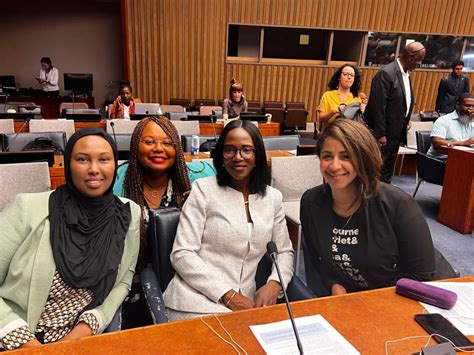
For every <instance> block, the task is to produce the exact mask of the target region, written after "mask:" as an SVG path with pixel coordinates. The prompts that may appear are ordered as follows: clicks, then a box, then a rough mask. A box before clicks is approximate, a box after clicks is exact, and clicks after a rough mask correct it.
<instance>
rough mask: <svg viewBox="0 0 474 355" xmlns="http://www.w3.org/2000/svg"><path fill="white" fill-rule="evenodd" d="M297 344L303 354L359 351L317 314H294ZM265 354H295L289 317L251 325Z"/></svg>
mask: <svg viewBox="0 0 474 355" xmlns="http://www.w3.org/2000/svg"><path fill="white" fill-rule="evenodd" d="M295 323H296V327H297V328H298V332H299V335H300V340H301V344H302V345H303V350H304V352H305V353H306V354H321V355H322V354H324V355H330V354H341V355H342V354H347V355H352V354H354V355H355V354H360V353H359V352H358V351H357V350H356V349H355V348H354V347H353V346H352V345H351V344H350V343H349V342H348V341H347V340H346V339H344V337H343V336H342V335H341V334H339V333H338V332H337V330H336V329H334V328H333V327H332V325H331V324H329V323H328V322H327V321H326V320H325V319H324V318H323V317H322V316H321V315H319V314H317V315H314V316H308V317H299V318H295ZM250 330H251V331H252V332H253V334H254V335H255V337H256V338H257V340H258V342H259V343H260V345H261V346H262V348H263V350H265V352H266V353H267V354H299V352H298V347H297V346H296V339H295V335H294V333H293V328H292V326H291V322H290V320H285V321H281V322H275V323H269V324H262V325H251V326H250Z"/></svg>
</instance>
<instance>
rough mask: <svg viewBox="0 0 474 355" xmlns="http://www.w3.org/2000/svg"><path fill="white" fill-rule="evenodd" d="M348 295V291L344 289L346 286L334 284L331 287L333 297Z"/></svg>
mask: <svg viewBox="0 0 474 355" xmlns="http://www.w3.org/2000/svg"><path fill="white" fill-rule="evenodd" d="M346 293H347V291H346V289H345V288H344V286H342V285H340V284H334V285H332V287H331V294H332V295H333V296H334V295H344V294H346Z"/></svg>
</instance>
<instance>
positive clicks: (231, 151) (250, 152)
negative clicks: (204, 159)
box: [222, 147, 255, 160]
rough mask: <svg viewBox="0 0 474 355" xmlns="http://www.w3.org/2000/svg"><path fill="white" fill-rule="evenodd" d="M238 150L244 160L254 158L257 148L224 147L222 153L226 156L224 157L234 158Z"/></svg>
mask: <svg viewBox="0 0 474 355" xmlns="http://www.w3.org/2000/svg"><path fill="white" fill-rule="evenodd" d="M237 152H239V153H240V156H241V157H242V159H244V160H248V159H252V157H253V156H254V155H255V149H254V148H252V147H243V148H235V147H224V151H223V153H222V155H223V156H224V159H232V158H233V157H235V154H237Z"/></svg>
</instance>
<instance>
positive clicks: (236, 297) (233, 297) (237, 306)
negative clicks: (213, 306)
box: [222, 290, 255, 311]
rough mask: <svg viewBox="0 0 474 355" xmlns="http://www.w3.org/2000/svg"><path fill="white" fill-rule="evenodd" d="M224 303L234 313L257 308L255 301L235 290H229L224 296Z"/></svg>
mask: <svg viewBox="0 0 474 355" xmlns="http://www.w3.org/2000/svg"><path fill="white" fill-rule="evenodd" d="M222 303H224V305H225V306H226V307H228V308H230V309H231V310H233V311H240V310H242V309H251V308H255V302H254V301H252V300H251V299H249V298H247V297H245V296H244V295H242V294H241V293H239V292H237V291H234V290H229V291H227V292H226V293H225V294H224V296H222Z"/></svg>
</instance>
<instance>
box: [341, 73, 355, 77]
mask: <svg viewBox="0 0 474 355" xmlns="http://www.w3.org/2000/svg"><path fill="white" fill-rule="evenodd" d="M341 75H343V76H348V77H349V78H353V77H354V76H355V74H353V73H346V72H342V73H341Z"/></svg>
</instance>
